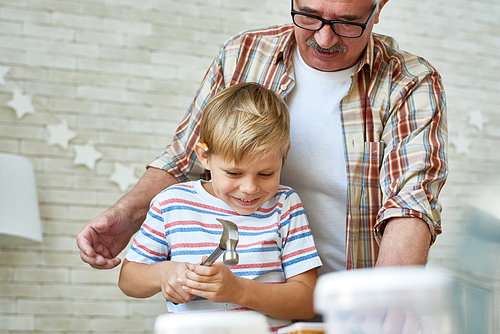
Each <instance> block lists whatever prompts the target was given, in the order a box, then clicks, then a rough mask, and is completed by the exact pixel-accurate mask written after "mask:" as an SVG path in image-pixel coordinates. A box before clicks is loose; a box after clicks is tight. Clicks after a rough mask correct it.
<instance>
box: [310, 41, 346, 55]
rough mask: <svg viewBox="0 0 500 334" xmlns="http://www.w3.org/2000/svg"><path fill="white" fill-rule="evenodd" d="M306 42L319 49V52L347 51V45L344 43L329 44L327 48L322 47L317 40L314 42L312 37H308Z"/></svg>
mask: <svg viewBox="0 0 500 334" xmlns="http://www.w3.org/2000/svg"><path fill="white" fill-rule="evenodd" d="M306 44H307V45H308V46H310V47H312V48H314V49H316V50H318V51H321V52H330V53H333V52H337V51H338V52H346V51H347V47H346V46H345V45H341V44H334V45H332V46H330V47H329V48H328V49H325V48H322V47H321V46H319V44H318V42H316V41H315V40H314V39H312V38H311V39H309V40H308V41H307V42H306Z"/></svg>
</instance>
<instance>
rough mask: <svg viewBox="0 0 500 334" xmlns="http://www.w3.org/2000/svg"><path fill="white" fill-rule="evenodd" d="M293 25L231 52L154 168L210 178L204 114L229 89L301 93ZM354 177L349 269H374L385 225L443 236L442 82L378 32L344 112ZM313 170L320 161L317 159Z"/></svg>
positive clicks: (236, 42) (245, 36) (242, 41)
mask: <svg viewBox="0 0 500 334" xmlns="http://www.w3.org/2000/svg"><path fill="white" fill-rule="evenodd" d="M294 45H295V39H294V33H293V25H283V26H273V27H267V28H263V29H258V30H250V31H246V32H243V33H242V34H239V35H237V36H235V37H233V38H231V39H230V40H229V41H228V42H226V43H225V44H224V46H223V47H222V48H221V49H220V51H219V54H218V56H217V57H216V58H215V60H214V62H213V63H212V65H211V66H210V68H209V70H208V72H207V74H206V75H205V78H204V79H203V82H202V84H201V86H200V88H199V90H198V92H197V94H196V97H195V99H194V101H193V103H192V104H191V106H190V108H189V110H188V112H187V114H186V116H185V118H184V119H183V121H182V122H181V124H180V126H179V128H178V129H177V132H176V135H175V137H174V139H173V142H172V144H171V145H169V146H168V147H167V149H166V151H165V153H164V154H163V155H162V156H160V157H158V158H157V159H156V160H154V161H153V162H151V164H150V165H149V166H152V167H156V168H161V169H164V170H166V171H168V172H169V173H171V174H172V175H174V176H175V177H176V178H177V179H178V180H179V181H181V182H182V181H187V180H195V179H199V178H204V179H207V178H209V174H208V172H207V171H206V170H205V169H204V168H203V167H202V166H201V164H200V163H199V162H198V160H197V158H196V154H195V152H194V146H195V144H196V142H197V141H198V134H199V122H200V119H201V112H202V110H203V108H204V107H205V105H206V103H207V101H208V100H209V99H210V98H211V97H212V96H214V95H215V94H216V93H217V92H219V91H220V90H222V89H224V88H225V87H227V86H230V85H233V84H236V83H239V82H250V81H253V82H258V83H260V84H262V85H263V86H265V87H266V88H268V89H273V90H275V91H276V92H278V93H279V94H280V95H281V96H282V97H284V98H285V100H286V96H287V95H288V93H290V91H291V90H292V89H293V87H294V71H293V64H292V52H293V49H294ZM340 111H341V122H342V128H343V133H344V147H345V161H346V170H347V182H348V184H347V191H348V193H347V208H346V209H347V221H346V224H347V225H346V229H347V236H346V266H347V269H352V268H364V267H372V266H374V265H375V262H376V259H377V255H378V250H379V248H378V247H379V246H378V244H379V241H380V237H381V235H382V233H383V228H384V226H385V225H384V224H385V222H386V221H387V219H389V218H391V217H418V218H420V219H422V220H424V221H425V222H426V223H427V224H428V226H429V229H430V231H431V234H432V242H434V241H435V238H436V235H438V234H440V233H441V205H440V203H439V201H438V199H437V197H438V194H439V192H440V190H441V188H442V187H443V185H444V182H445V180H446V176H447V173H448V166H447V137H448V135H447V126H446V102H445V94H444V89H443V85H442V82H441V77H440V75H439V74H438V73H437V71H436V70H435V69H434V68H433V67H432V66H431V65H430V64H429V63H428V62H427V61H425V60H424V59H422V58H419V57H417V56H414V55H411V54H409V53H406V52H404V51H401V50H399V49H398V46H397V43H396V41H394V40H393V39H392V38H390V37H386V36H382V35H377V34H372V37H371V39H370V42H369V44H368V47H367V49H366V52H365V53H364V55H363V56H362V58H361V60H360V62H359V64H358V66H357V69H356V71H355V73H354V74H353V77H352V84H351V87H350V90H349V93H348V94H347V95H346V96H345V97H344V98H343V99H342V101H341V104H340ZM311 163H314V162H313V161H311Z"/></svg>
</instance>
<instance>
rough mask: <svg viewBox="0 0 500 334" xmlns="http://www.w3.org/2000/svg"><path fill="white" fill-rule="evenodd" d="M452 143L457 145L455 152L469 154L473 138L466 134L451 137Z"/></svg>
mask: <svg viewBox="0 0 500 334" xmlns="http://www.w3.org/2000/svg"><path fill="white" fill-rule="evenodd" d="M449 141H450V144H451V145H453V146H454V147H455V153H456V154H461V155H469V153H470V145H471V140H470V139H469V138H466V137H465V136H464V135H460V136H458V137H452V136H450V138H449Z"/></svg>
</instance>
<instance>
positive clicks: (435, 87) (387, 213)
mask: <svg viewBox="0 0 500 334" xmlns="http://www.w3.org/2000/svg"><path fill="white" fill-rule="evenodd" d="M395 68H396V69H397V70H400V71H401V72H404V73H405V75H406V78H407V80H406V81H401V82H399V83H398V85H399V87H398V89H397V90H394V91H393V92H394V96H391V99H392V100H393V101H394V103H393V109H392V112H391V113H390V114H389V117H388V118H387V121H386V125H385V128H384V131H383V133H382V140H383V142H384V143H385V150H384V157H383V160H382V166H381V168H380V186H381V189H382V191H383V201H382V203H383V205H382V208H381V210H380V211H379V214H378V218H377V224H376V225H375V231H376V232H377V234H378V236H379V237H380V235H381V232H382V231H383V227H384V221H387V219H389V218H391V217H417V218H420V219H422V220H424V221H425V222H426V223H427V224H428V225H429V229H430V231H431V234H432V242H434V241H435V239H436V236H437V235H438V234H440V233H441V205H440V203H439V201H438V195H439V192H440V190H441V188H442V187H443V185H444V183H445V180H446V177H447V174H448V166H447V140H448V133H447V124H446V100H445V94H444V89H443V85H442V82H441V77H440V75H439V74H438V73H437V71H436V70H435V69H434V68H433V67H432V66H431V65H430V64H429V63H427V62H426V61H425V60H423V59H422V58H419V57H412V58H407V59H404V61H402V62H401V63H399V64H398V66H395Z"/></svg>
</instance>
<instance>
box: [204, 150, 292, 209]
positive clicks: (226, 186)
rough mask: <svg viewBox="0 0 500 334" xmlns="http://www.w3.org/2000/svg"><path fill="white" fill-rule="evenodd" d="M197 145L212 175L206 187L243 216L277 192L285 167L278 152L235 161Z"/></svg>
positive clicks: (245, 157) (205, 165)
mask: <svg viewBox="0 0 500 334" xmlns="http://www.w3.org/2000/svg"><path fill="white" fill-rule="evenodd" d="M198 145H200V146H197V149H196V153H197V154H198V157H199V158H200V161H201V163H202V164H203V166H204V167H205V168H206V169H208V170H210V174H211V175H212V182H210V183H205V184H204V188H205V190H207V191H208V192H209V193H210V194H211V195H213V196H215V197H217V198H219V199H221V200H222V201H224V202H225V203H226V204H227V205H229V206H230V207H231V208H232V209H233V210H234V211H236V212H237V213H239V214H240V215H249V214H252V213H254V212H255V211H256V210H257V209H258V208H259V207H260V206H261V205H262V204H264V203H265V202H267V201H268V200H270V199H271V198H272V197H273V196H274V195H275V194H276V192H277V191H278V188H279V182H280V175H281V167H282V166H283V157H282V156H281V155H280V154H279V153H275V154H271V155H267V156H265V157H261V158H258V159H248V157H247V155H245V156H244V157H243V159H242V160H241V161H240V162H239V163H235V162H234V161H227V160H224V159H223V158H222V157H221V156H219V155H217V154H211V155H210V157H208V155H207V154H206V153H205V151H204V148H203V146H202V144H200V143H198Z"/></svg>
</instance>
